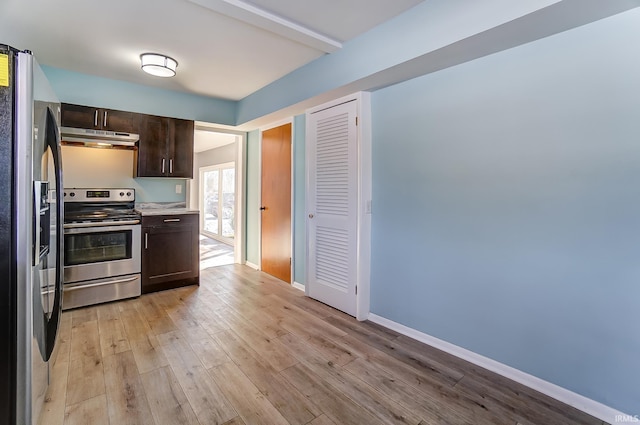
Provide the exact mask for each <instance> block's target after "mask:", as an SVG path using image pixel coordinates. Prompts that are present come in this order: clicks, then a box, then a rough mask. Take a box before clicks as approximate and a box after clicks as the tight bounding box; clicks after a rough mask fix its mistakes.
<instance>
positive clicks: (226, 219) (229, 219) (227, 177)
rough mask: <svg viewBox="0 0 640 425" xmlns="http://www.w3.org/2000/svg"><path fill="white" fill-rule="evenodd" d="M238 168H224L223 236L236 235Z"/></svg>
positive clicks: (231, 236) (230, 236)
mask: <svg viewBox="0 0 640 425" xmlns="http://www.w3.org/2000/svg"><path fill="white" fill-rule="evenodd" d="M235 176H236V170H235V169H234V168H227V169H224V170H222V236H225V237H227V238H233V237H234V231H233V229H234V228H235V213H234V207H235V202H236V200H235V188H236V177H235Z"/></svg>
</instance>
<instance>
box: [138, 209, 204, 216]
mask: <svg viewBox="0 0 640 425" xmlns="http://www.w3.org/2000/svg"><path fill="white" fill-rule="evenodd" d="M136 211H138V212H139V213H140V214H142V216H143V217H144V216H150V215H181V214H200V211H198V210H192V209H189V208H136Z"/></svg>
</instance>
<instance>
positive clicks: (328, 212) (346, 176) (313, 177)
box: [306, 93, 371, 320]
mask: <svg viewBox="0 0 640 425" xmlns="http://www.w3.org/2000/svg"><path fill="white" fill-rule="evenodd" d="M368 100H369V96H368V93H359V94H357V95H354V96H349V97H346V98H342V99H338V100H336V101H335V102H332V103H331V104H327V105H323V106H321V107H318V108H314V110H311V111H308V112H307V114H306V119H307V134H306V141H307V158H306V160H307V167H306V169H307V236H308V239H307V240H308V252H307V265H308V267H307V285H306V293H307V295H308V296H310V297H312V298H314V299H317V300H319V301H322V302H324V303H326V304H329V305H331V306H333V307H335V308H337V309H339V310H341V311H344V312H346V313H348V314H350V315H352V316H356V317H357V318H358V319H359V320H365V319H366V318H367V317H368V314H369V258H370V254H369V250H370V246H369V245H370V207H371V171H370V170H371V165H370V163H371V149H370V134H369V131H368V124H369V123H368V122H365V120H363V119H362V118H366V119H367V121H368V106H369V103H368Z"/></svg>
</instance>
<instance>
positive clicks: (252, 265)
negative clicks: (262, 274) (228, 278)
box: [244, 261, 260, 270]
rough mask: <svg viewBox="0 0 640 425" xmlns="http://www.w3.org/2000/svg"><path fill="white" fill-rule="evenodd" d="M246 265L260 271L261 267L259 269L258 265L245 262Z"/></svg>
mask: <svg viewBox="0 0 640 425" xmlns="http://www.w3.org/2000/svg"><path fill="white" fill-rule="evenodd" d="M244 264H245V266H249V267H251V268H252V269H254V270H260V267H258V266H257V265H255V264H253V263H251V262H249V261H245V262H244Z"/></svg>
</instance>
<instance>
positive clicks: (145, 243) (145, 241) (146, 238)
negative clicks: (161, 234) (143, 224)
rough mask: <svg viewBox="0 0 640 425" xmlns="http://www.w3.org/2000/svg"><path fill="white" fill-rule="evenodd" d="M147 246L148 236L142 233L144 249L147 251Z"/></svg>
mask: <svg viewBox="0 0 640 425" xmlns="http://www.w3.org/2000/svg"><path fill="white" fill-rule="evenodd" d="M148 246H149V234H148V233H147V232H144V249H147V248H148Z"/></svg>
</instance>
